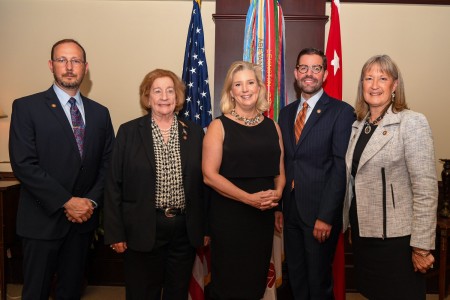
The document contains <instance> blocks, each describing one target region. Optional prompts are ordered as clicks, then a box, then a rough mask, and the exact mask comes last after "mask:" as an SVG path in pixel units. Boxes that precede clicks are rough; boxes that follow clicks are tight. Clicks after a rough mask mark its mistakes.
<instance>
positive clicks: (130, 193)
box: [104, 115, 205, 251]
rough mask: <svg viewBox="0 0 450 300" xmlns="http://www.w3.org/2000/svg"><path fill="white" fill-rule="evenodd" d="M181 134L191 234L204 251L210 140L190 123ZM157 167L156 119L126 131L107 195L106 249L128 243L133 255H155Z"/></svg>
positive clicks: (129, 126)
mask: <svg viewBox="0 0 450 300" xmlns="http://www.w3.org/2000/svg"><path fill="white" fill-rule="evenodd" d="M178 128H179V133H178V134H179V139H180V151H181V165H182V175H183V185H184V191H185V197H186V223H187V224H186V225H187V231H188V236H189V240H190V242H191V244H192V245H193V246H195V247H198V246H200V245H202V243H203V235H204V230H205V228H204V224H205V221H204V220H205V218H204V213H205V204H204V197H203V195H204V185H203V175H202V170H201V162H202V140H203V135H204V134H203V130H202V128H201V127H200V126H198V125H196V124H194V123H192V122H190V121H185V120H182V121H179V126H178ZM155 164H156V162H155V156H154V150H153V138H152V127H151V117H150V115H145V116H143V117H140V118H138V119H135V120H132V121H130V122H127V123H125V124H123V125H121V126H120V128H119V131H118V133H117V140H116V143H115V146H114V150H113V155H112V159H111V169H110V172H109V174H108V178H107V183H106V190H105V210H104V217H105V219H104V224H105V244H113V243H118V242H127V245H128V247H129V248H131V249H133V250H137V251H150V250H152V248H153V245H154V242H155V236H156V221H155V220H156V215H155V214H156V208H155V194H156V186H155V183H156V173H155V170H156V165H155Z"/></svg>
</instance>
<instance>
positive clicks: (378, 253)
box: [350, 203, 426, 300]
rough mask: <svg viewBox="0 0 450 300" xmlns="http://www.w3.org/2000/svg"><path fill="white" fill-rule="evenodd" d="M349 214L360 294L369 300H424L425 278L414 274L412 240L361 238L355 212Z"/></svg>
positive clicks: (407, 238)
mask: <svg viewBox="0 0 450 300" xmlns="http://www.w3.org/2000/svg"><path fill="white" fill-rule="evenodd" d="M353 204H354V203H352V206H354V205H353ZM350 211H351V212H350V224H351V228H352V248H353V256H354V266H355V277H356V286H357V289H358V291H359V292H360V293H361V294H363V295H364V296H365V297H366V298H368V299H370V300H425V299H426V281H425V275H424V274H422V273H420V272H419V271H417V272H415V271H414V265H413V263H412V250H411V246H410V244H409V243H410V240H411V236H409V235H408V236H404V237H397V238H386V239H381V238H365V237H360V236H359V228H358V222H357V216H356V212H355V208H354V207H353V209H351V210H350Z"/></svg>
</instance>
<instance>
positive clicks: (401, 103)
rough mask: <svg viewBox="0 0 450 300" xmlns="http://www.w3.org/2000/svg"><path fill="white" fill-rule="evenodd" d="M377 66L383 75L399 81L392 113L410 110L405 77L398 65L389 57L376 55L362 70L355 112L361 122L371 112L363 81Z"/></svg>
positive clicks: (393, 99) (393, 100)
mask: <svg viewBox="0 0 450 300" xmlns="http://www.w3.org/2000/svg"><path fill="white" fill-rule="evenodd" d="M374 66H377V67H378V68H379V69H380V72H381V73H384V74H386V75H388V76H390V77H392V78H393V79H394V80H397V88H396V89H395V92H394V94H395V97H393V98H392V99H391V100H392V111H393V112H395V113H397V112H400V111H402V110H404V109H408V105H407V104H406V98H405V86H404V83H403V77H402V74H401V73H400V69H399V68H398V66H397V64H396V63H395V62H394V61H393V60H392V59H391V58H390V57H389V56H388V55H385V54H384V55H375V56H372V57H371V58H369V60H368V61H367V62H366V63H365V64H364V66H363V67H362V70H361V76H360V78H359V82H358V94H357V95H356V103H355V111H356V117H357V119H358V120H359V121H361V120H362V119H364V117H365V116H366V115H367V113H368V112H369V105H368V104H367V103H366V101H365V99H364V90H363V83H364V82H363V80H364V76H365V74H366V72H367V71H369V70H370V69H371V68H372V67H374Z"/></svg>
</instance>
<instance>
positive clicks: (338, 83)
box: [323, 0, 345, 300]
mask: <svg viewBox="0 0 450 300" xmlns="http://www.w3.org/2000/svg"><path fill="white" fill-rule="evenodd" d="M339 10H340V3H339V0H333V1H332V2H331V22H330V31H329V33H328V42H327V50H326V56H327V60H328V64H327V69H328V77H327V80H326V82H325V83H324V86H323V87H324V90H325V92H326V93H327V94H328V95H330V96H331V97H333V98H336V99H339V100H342V48H341V25H340V18H339ZM333 279H334V297H335V299H336V300H345V257H344V234H343V233H341V235H340V237H339V241H338V244H337V247H336V253H335V256H334V262H333Z"/></svg>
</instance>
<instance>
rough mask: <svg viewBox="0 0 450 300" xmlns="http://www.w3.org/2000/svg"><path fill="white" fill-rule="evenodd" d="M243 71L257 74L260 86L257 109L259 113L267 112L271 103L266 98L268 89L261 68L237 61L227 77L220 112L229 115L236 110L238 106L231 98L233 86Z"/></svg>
mask: <svg viewBox="0 0 450 300" xmlns="http://www.w3.org/2000/svg"><path fill="white" fill-rule="evenodd" d="M243 70H250V71H253V72H254V73H255V77H256V81H257V83H258V86H259V94H258V100H257V101H256V109H257V110H258V111H259V112H265V111H266V110H268V109H269V101H268V100H267V96H266V87H265V85H264V82H263V81H262V77H261V76H262V75H261V73H262V72H261V67H260V66H258V65H255V64H252V63H249V62H246V61H235V62H233V63H232V64H231V66H230V68H229V69H228V72H227V76H226V77H225V82H224V84H223V88H222V94H221V98H220V110H221V111H222V113H224V114H227V113H230V112H231V110H232V109H233V108H235V106H236V104H235V103H234V100H233V99H232V98H231V93H230V91H231V87H232V84H233V77H234V75H235V74H236V73H237V72H239V71H243Z"/></svg>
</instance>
